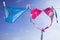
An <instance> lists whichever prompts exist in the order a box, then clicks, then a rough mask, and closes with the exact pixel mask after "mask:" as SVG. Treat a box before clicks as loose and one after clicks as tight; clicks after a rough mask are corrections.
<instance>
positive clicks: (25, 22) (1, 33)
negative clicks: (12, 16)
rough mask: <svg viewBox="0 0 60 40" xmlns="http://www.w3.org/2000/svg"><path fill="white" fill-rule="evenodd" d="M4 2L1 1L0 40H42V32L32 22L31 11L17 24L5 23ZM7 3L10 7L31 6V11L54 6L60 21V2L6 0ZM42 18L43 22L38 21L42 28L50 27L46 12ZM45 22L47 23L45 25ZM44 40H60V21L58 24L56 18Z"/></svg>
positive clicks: (52, 0)
mask: <svg viewBox="0 0 60 40" xmlns="http://www.w3.org/2000/svg"><path fill="white" fill-rule="evenodd" d="M2 1H3V0H0V5H1V6H0V40H40V34H41V31H40V30H37V29H36V28H35V27H34V26H33V24H32V23H31V22H30V10H28V11H26V12H25V13H24V14H23V15H22V16H21V17H19V18H18V19H17V20H16V22H15V23H12V24H10V23H7V22H5V19H4V14H5V12H4V7H3V4H2ZM5 2H6V5H7V6H9V7H16V8H20V7H22V8H25V7H26V5H27V4H30V6H31V9H34V8H38V9H41V10H43V9H45V8H47V7H51V6H52V5H53V7H54V8H55V10H56V11H57V15H58V20H60V18H59V17H60V14H59V13H60V9H59V8H60V5H59V4H60V0H13V1H12V0H5ZM40 17H42V18H43V20H42V19H41V18H37V19H39V20H41V21H39V22H40V26H41V27H43V26H45V25H49V23H50V18H49V17H48V16H46V15H45V14H44V12H42V13H41V16H40ZM43 21H45V22H44V23H43ZM46 21H47V22H46ZM37 23H38V22H37ZM41 24H42V25H41ZM43 40H60V21H59V22H58V23H56V18H55V16H54V20H53V24H52V26H51V27H50V28H49V29H47V30H46V31H45V32H44V39H43Z"/></svg>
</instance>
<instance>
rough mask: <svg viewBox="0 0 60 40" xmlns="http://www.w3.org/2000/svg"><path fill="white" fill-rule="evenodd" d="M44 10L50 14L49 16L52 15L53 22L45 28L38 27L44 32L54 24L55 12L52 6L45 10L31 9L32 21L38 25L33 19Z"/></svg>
mask: <svg viewBox="0 0 60 40" xmlns="http://www.w3.org/2000/svg"><path fill="white" fill-rule="evenodd" d="M42 11H44V12H45V14H46V15H48V17H50V19H51V24H50V25H49V26H46V27H45V28H43V29H40V28H37V27H36V28H37V29H39V30H41V31H42V32H44V31H45V30H46V29H48V28H49V27H50V26H51V25H52V21H53V16H54V12H53V9H52V8H46V9H45V10H39V9H37V8H35V9H33V10H31V21H32V23H33V24H34V26H35V25H36V24H35V23H34V22H33V21H34V20H35V19H36V17H37V16H39V15H40V14H41V12H42Z"/></svg>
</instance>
